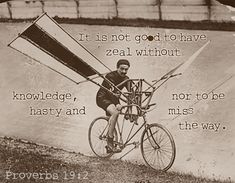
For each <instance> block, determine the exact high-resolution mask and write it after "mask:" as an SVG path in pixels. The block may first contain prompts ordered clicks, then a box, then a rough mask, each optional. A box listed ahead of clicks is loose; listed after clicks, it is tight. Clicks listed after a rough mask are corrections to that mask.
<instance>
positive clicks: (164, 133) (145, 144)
mask: <svg viewBox="0 0 235 183" xmlns="http://www.w3.org/2000/svg"><path fill="white" fill-rule="evenodd" d="M140 145H141V146H140V147H141V153H142V156H143V159H144V161H145V163H146V164H147V165H148V166H150V167H151V168H153V169H155V170H159V171H167V170H168V169H169V168H170V167H171V166H172V164H173V163H174V160H175V154H176V149H175V142H174V139H173V137H172V135H171V134H170V132H169V131H168V130H167V129H166V128H165V127H164V126H162V125H160V124H157V123H154V124H150V125H148V127H147V128H146V129H145V130H144V131H143V133H142V136H141V144H140Z"/></svg>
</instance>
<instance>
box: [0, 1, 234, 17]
mask: <svg viewBox="0 0 235 183" xmlns="http://www.w3.org/2000/svg"><path fill="white" fill-rule="evenodd" d="M43 12H47V13H48V14H49V15H50V16H52V17H59V18H71V19H74V18H75V19H76V18H101V19H112V18H124V19H136V18H142V19H152V20H189V21H202V20H215V21H231V14H230V12H229V10H228V8H226V7H225V6H224V5H221V4H220V3H218V2H217V1H216V0H13V1H9V2H5V3H0V18H4V19H29V18H36V17H37V16H39V15H40V14H42V13H43Z"/></svg>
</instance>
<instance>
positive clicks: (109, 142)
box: [105, 136, 122, 154]
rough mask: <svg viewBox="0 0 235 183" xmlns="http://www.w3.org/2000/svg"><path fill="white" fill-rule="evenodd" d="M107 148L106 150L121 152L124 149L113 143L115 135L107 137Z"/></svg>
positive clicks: (108, 151)
mask: <svg viewBox="0 0 235 183" xmlns="http://www.w3.org/2000/svg"><path fill="white" fill-rule="evenodd" d="M105 148H106V152H107V153H108V154H109V153H119V152H121V151H122V150H121V149H120V148H117V147H114V145H113V137H109V136H108V138H107V145H106V146H105Z"/></svg>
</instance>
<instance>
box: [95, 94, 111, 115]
mask: <svg viewBox="0 0 235 183" xmlns="http://www.w3.org/2000/svg"><path fill="white" fill-rule="evenodd" d="M96 103H97V105H98V106H99V107H100V108H102V109H104V110H105V111H106V112H107V107H108V106H109V105H110V104H113V102H112V101H111V100H109V99H105V98H99V97H98V98H97V100H96Z"/></svg>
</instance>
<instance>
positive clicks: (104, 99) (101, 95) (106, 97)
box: [96, 71, 129, 111]
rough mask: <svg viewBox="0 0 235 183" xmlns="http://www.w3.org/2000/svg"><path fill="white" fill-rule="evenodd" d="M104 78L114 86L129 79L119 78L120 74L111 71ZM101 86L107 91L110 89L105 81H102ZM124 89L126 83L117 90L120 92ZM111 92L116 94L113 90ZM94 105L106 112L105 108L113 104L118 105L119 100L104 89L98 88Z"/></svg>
mask: <svg viewBox="0 0 235 183" xmlns="http://www.w3.org/2000/svg"><path fill="white" fill-rule="evenodd" d="M105 78H107V79H108V80H109V81H111V82H112V83H113V84H114V85H115V86H117V85H118V84H120V83H121V82H123V81H124V80H127V79H129V78H128V77H127V76H125V77H122V76H120V74H118V72H117V71H112V72H110V73H108V74H107V75H106V76H105ZM102 86H104V87H105V88H107V89H109V90H110V89H111V88H112V87H111V86H110V84H109V83H108V82H107V81H106V80H104V81H103V83H102ZM124 87H126V88H127V83H125V84H124V85H122V86H120V87H119V89H120V90H122V89H123V88H124ZM112 92H114V93H116V92H117V90H114V91H112ZM96 103H97V105H98V106H99V107H101V108H102V109H104V110H105V111H106V109H107V107H108V106H109V105H110V104H114V105H117V104H119V99H118V97H116V96H114V95H112V93H110V92H108V91H107V90H105V89H104V88H100V89H99V91H98V92H97V95H96Z"/></svg>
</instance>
